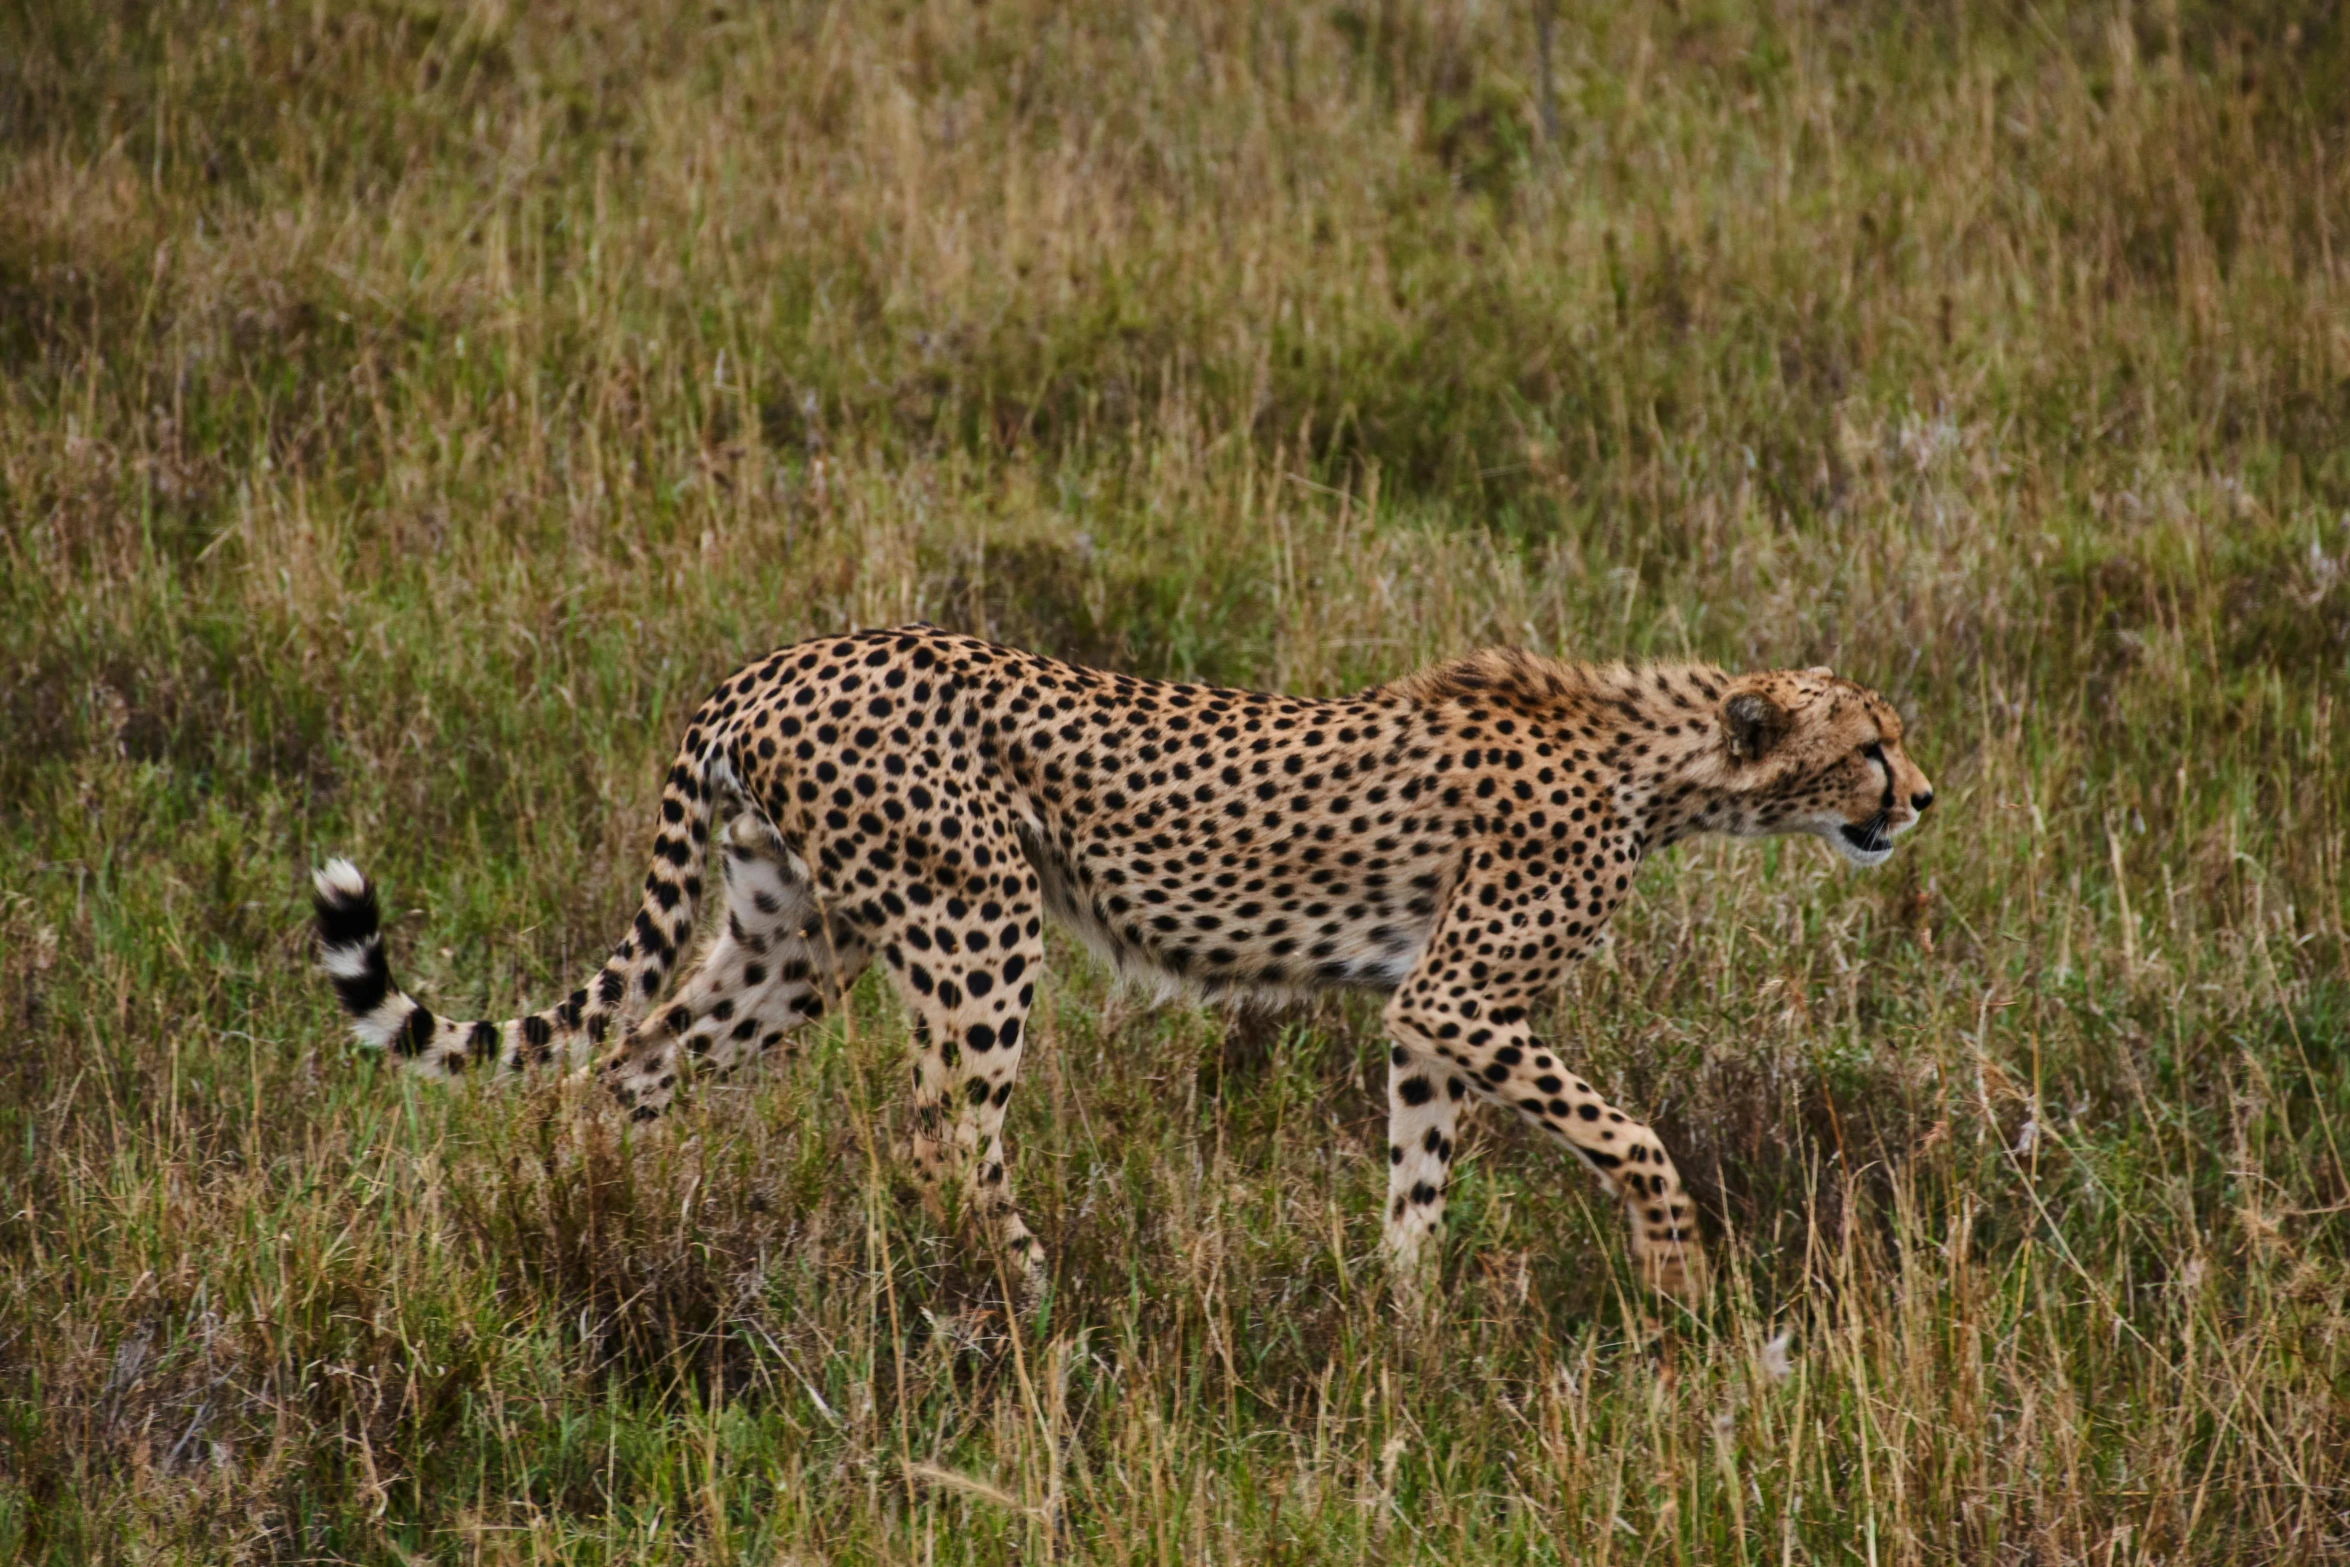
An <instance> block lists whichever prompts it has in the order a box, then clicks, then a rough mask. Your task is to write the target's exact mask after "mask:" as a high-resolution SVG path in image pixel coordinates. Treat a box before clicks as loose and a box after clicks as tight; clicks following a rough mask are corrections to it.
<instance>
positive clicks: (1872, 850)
mask: <svg viewBox="0 0 2350 1567" xmlns="http://www.w3.org/2000/svg"><path fill="white" fill-rule="evenodd" d="M1836 836H1837V839H1838V840H1839V841H1838V843H1837V845H1836V846H1837V847H1838V848H1839V849H1842V850H1843V851H1844V856H1845V858H1846V859H1849V860H1851V861H1853V862H1854V863H1856V864H1860V865H1875V864H1878V863H1879V862H1881V861H1882V860H1884V858H1885V857H1886V856H1887V855H1889V854H1891V853H1892V852H1893V832H1892V828H1891V824H1890V823H1889V822H1888V821H1887V820H1886V818H1885V813H1884V812H1883V811H1879V812H1878V813H1877V814H1876V815H1874V816H1872V817H1870V818H1869V819H1868V820H1867V821H1865V822H1847V823H1845V824H1844V825H1843V826H1842V827H1839V828H1837V829H1836Z"/></svg>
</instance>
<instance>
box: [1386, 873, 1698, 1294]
mask: <svg viewBox="0 0 2350 1567" xmlns="http://www.w3.org/2000/svg"><path fill="white" fill-rule="evenodd" d="M1508 868H1509V867H1508V861H1507V859H1506V857H1504V858H1502V859H1501V860H1500V862H1499V864H1498V865H1497V864H1493V863H1490V862H1488V863H1486V864H1483V865H1481V866H1479V867H1478V869H1479V870H1481V871H1484V872H1485V873H1487V875H1486V876H1483V877H1481V876H1478V875H1472V876H1470V877H1468V878H1465V879H1464V881H1463V883H1462V885H1461V886H1460V887H1458V888H1457V889H1456V890H1455V891H1454V893H1453V895H1452V896H1451V898H1450V899H1449V900H1448V901H1447V903H1446V906H1445V911H1444V913H1443V914H1441V915H1440V916H1439V917H1438V919H1437V922H1436V925H1435V927H1434V929H1432V930H1431V931H1430V933H1429V938H1428V942H1427V945H1426V946H1425V948H1424V949H1423V950H1422V953H1421V957H1420V960H1419V962H1418V963H1417V964H1415V965H1414V967H1413V969H1412V972H1411V973H1410V974H1409V975H1407V976H1406V977H1405V979H1404V982H1403V984H1402V985H1401V986H1400V987H1399V988H1398V989H1397V991H1396V993H1395V995H1394V996H1393V997H1392V998H1391V999H1390V1000H1389V1002H1388V1004H1387V1026H1388V1031H1389V1036H1390V1037H1391V1038H1392V1039H1393V1040H1394V1041H1395V1048H1394V1051H1393V1053H1392V1054H1391V1056H1390V1058H1389V1060H1390V1066H1389V1089H1388V1095H1389V1097H1388V1145H1389V1151H1388V1162H1389V1175H1388V1211H1387V1251H1388V1254H1389V1256H1390V1257H1391V1258H1393V1259H1394V1260H1395V1261H1396V1262H1397V1263H1398V1264H1400V1265H1402V1267H1403V1268H1404V1269H1405V1271H1406V1273H1407V1274H1409V1273H1412V1272H1416V1271H1422V1270H1423V1269H1424V1264H1422V1263H1421V1259H1420V1251H1421V1246H1422V1244H1423V1242H1424V1241H1425V1240H1427V1239H1428V1238H1429V1237H1431V1236H1434V1235H1438V1234H1440V1233H1441V1230H1442V1224H1443V1218H1444V1176H1445V1174H1446V1173H1447V1172H1448V1171H1449V1168H1450V1162H1451V1161H1450V1148H1449V1140H1450V1138H1451V1135H1452V1133H1451V1124H1452V1120H1451V1117H1452V1111H1451V1109H1450V1107H1451V1106H1452V1105H1453V1104H1454V1103H1455V1101H1456V1100H1457V1099H1458V1098H1461V1097H1465V1095H1466V1094H1470V1093H1473V1094H1475V1095H1477V1096H1478V1097H1479V1098H1481V1099H1487V1100H1491V1101H1494V1102H1496V1103H1499V1104H1504V1105H1507V1106H1509V1107H1510V1108H1511V1109H1512V1110H1514V1111H1516V1112H1517V1113H1518V1114H1520V1115H1521V1116H1524V1117H1525V1118H1526V1119H1527V1120H1529V1121H1532V1122H1533V1123H1534V1124H1535V1125H1537V1126H1539V1127H1541V1128H1542V1129H1543V1130H1544V1131H1546V1132H1548V1133H1550V1134H1551V1135H1552V1136H1553V1137H1556V1138H1557V1139H1559V1140H1560V1141H1561V1142H1563V1143H1565V1144H1566V1145H1567V1147H1568V1148H1569V1149H1571V1150H1572V1151H1573V1152H1574V1153H1575V1155H1576V1156H1577V1157H1578V1158H1579V1159H1581V1160H1582V1162H1583V1163H1584V1164H1585V1165H1586V1166H1588V1167H1589V1168H1590V1169H1591V1171H1592V1172H1593V1173H1594V1174H1595V1175H1597V1176H1598V1177H1599V1180H1600V1183H1601V1184H1602V1185H1603V1186H1604V1187H1606V1188H1607V1190H1608V1191H1609V1193H1610V1194H1611V1195H1613V1196H1615V1197H1617V1198H1618V1199H1619V1200H1621V1201H1622V1202H1623V1204H1624V1206H1625V1212H1626V1214H1627V1216H1628V1218H1629V1219H1630V1222H1631V1248H1632V1257H1633V1261H1634V1262H1635V1263H1636V1264H1637V1265H1638V1267H1639V1269H1640V1273H1641V1277H1642V1278H1643V1280H1644V1281H1645V1282H1646V1283H1647V1284H1648V1285H1649V1287H1650V1288H1652V1289H1655V1290H1658V1291H1660V1292H1662V1293H1665V1294H1669V1295H1674V1296H1677V1297H1680V1298H1683V1299H1687V1298H1690V1297H1692V1296H1694V1295H1695V1294H1696V1292H1697V1291H1698V1290H1699V1289H1700V1288H1701V1287H1702V1278H1703V1258H1702V1255H1701V1253H1700V1250H1699V1245H1698V1238H1697V1225H1696V1215H1695V1212H1694V1210H1693V1208H1692V1206H1691V1204H1690V1201H1689V1196H1688V1192H1687V1191H1686V1190H1685V1189H1684V1188H1683V1186H1682V1184H1681V1177H1680V1172H1679V1171H1677V1170H1676V1169H1674V1167H1673V1161H1672V1158H1671V1157H1670V1156H1669V1155H1668V1154H1667V1153H1666V1152H1665V1145H1664V1142H1663V1140H1662V1139H1660V1138H1659V1137H1658V1136H1657V1135H1656V1133H1655V1132H1653V1131H1651V1130H1650V1129H1649V1128H1647V1127H1645V1126H1643V1125H1641V1124H1640V1123H1639V1122H1637V1121H1635V1120H1633V1119H1631V1118H1630V1117H1629V1116H1627V1115H1625V1114H1624V1113H1623V1112H1622V1111H1621V1110H1618V1109H1616V1108H1615V1107H1614V1106H1612V1105H1610V1104H1608V1103H1607V1101H1606V1100H1604V1099H1602V1098H1601V1097H1600V1095H1599V1094H1598V1093H1597V1092H1596V1091H1594V1090H1593V1088H1592V1087H1591V1085H1590V1084H1589V1083H1587V1082H1585V1081H1584V1080H1583V1079H1582V1078H1580V1077H1577V1076H1576V1075H1575V1074H1574V1073H1573V1072H1571V1071H1569V1070H1568V1069H1567V1067H1566V1065H1565V1064H1564V1063H1563V1062H1561V1061H1559V1060H1558V1059H1557V1058H1556V1057H1554V1056H1553V1055H1552V1054H1551V1053H1550V1051H1549V1049H1548V1048H1547V1047H1546V1046H1544V1045H1543V1044H1541V1043H1540V1042H1539V1041H1537V1040H1535V1039H1534V1037H1533V1036H1532V1034H1531V1033H1530V1032H1529V1031H1528V1030H1527V1028H1526V1023H1525V1018H1526V1013H1527V1007H1528V1003H1530V1002H1531V1001H1533V1000H1535V999H1536V998H1537V997H1538V996H1539V995H1540V994H1541V993H1542V992H1543V991H1544V990H1545V989H1547V988H1548V986H1549V985H1550V984H1552V983H1553V982H1555V980H1556V979H1557V976H1558V973H1559V970H1560V969H1561V968H1562V967H1563V966H1564V963H1565V959H1566V956H1567V955H1568V953H1569V952H1570V951H1572V950H1573V949H1572V948H1571V947H1569V946H1567V945H1566V944H1564V943H1562V942H1560V941H1559V940H1557V939H1555V938H1552V937H1546V935H1545V932H1555V930H1556V929H1557V926H1558V924H1559V921H1558V917H1557V910H1556V909H1555V908H1546V906H1545V896H1546V892H1547V889H1545V888H1544V887H1543V886H1542V885H1541V884H1540V883H1539V882H1538V881H1535V880H1534V879H1532V878H1527V877H1523V876H1520V877H1508ZM1487 877H1491V878H1493V879H1492V880H1490V881H1489V880H1488V879H1487ZM1504 878H1506V882H1505V881H1503V879H1504ZM1507 882H1514V883H1515V885H1514V886H1512V885H1507V884H1506V883H1507ZM1546 913H1547V914H1548V915H1549V918H1548V919H1547V920H1546V919H1545V918H1544V917H1543V916H1544V915H1545V914H1546ZM1582 929H1583V927H1582V926H1581V925H1580V924H1578V925H1577V926H1576V927H1575V933H1576V934H1578V935H1579V934H1580V933H1581V931H1582ZM1431 1139H1433V1142H1432V1141H1431ZM1409 1288H1410V1286H1409V1285H1407V1290H1408V1289H1409Z"/></svg>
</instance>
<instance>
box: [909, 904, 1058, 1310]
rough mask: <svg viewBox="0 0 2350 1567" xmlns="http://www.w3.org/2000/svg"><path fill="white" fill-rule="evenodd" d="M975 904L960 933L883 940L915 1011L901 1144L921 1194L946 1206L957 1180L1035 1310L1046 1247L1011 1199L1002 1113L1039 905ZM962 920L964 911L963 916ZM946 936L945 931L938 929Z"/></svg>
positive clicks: (1020, 1032)
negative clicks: (909, 1111)
mask: <svg viewBox="0 0 2350 1567" xmlns="http://www.w3.org/2000/svg"><path fill="white" fill-rule="evenodd" d="M999 896H1001V898H1002V901H1001V902H994V901H991V902H989V903H985V904H982V905H981V907H980V908H979V909H978V910H976V911H973V912H975V913H978V914H980V915H982V916H984V920H973V921H972V922H971V923H970V925H968V926H966V927H965V928H964V929H963V930H962V931H961V932H960V934H959V935H956V934H955V932H954V931H953V930H952V928H951V927H950V926H949V925H947V924H943V923H942V924H940V925H938V926H936V927H935V932H936V933H935V934H934V933H933V930H931V929H925V930H923V931H922V932H921V934H922V936H923V938H924V945H923V946H922V947H920V948H918V949H915V950H911V951H910V950H908V946H909V945H910V943H906V942H903V941H898V942H891V943H889V944H887V945H885V946H884V948H883V955H884V957H885V958H886V959H887V960H888V962H889V965H890V968H891V970H892V971H893V975H894V977H895V978H896V979H897V981H898V989H899V994H900V995H902V996H903V997H904V998H905V1001H906V1005H907V1008H908V1010H910V1011H911V1012H912V1013H913V1014H914V1020H915V1028H914V1042H915V1050H914V1068H913V1078H914V1132H913V1136H912V1137H911V1138H910V1139H909V1146H908V1148H907V1150H906V1152H907V1154H908V1156H909V1158H910V1160H911V1162H912V1164H913V1167H914V1175H915V1179H916V1180H917V1182H919V1183H920V1185H921V1187H922V1190H923V1201H924V1204H925V1206H927V1207H928V1208H930V1210H931V1211H932V1212H933V1213H934V1214H943V1212H944V1210H945V1201H944V1199H945V1194H946V1192H947V1190H948V1189H949V1188H950V1187H954V1188H957V1189H958V1191H959V1195H960V1197H961V1199H962V1204H963V1210H964V1212H966V1213H968V1214H972V1215H974V1216H976V1217H977V1218H978V1219H979V1220H980V1222H981V1223H982V1224H983V1225H984V1226H985V1227H986V1229H987V1230H988V1232H989V1234H990V1238H991V1239H992V1240H993V1242H994V1243H995V1245H996V1247H997V1248H998V1249H999V1250H1000V1252H1001V1253H1002V1255H1003V1257H1004V1259H1005V1261H1006V1262H1007V1263H1009V1264H1010V1265H1011V1267H1012V1268H1013V1269H1014V1278H1013V1285H1012V1287H1013V1292H1014V1294H1015V1295H1016V1296H1017V1297H1018V1300H1017V1303H1018V1304H1019V1305H1020V1306H1021V1307H1022V1308H1023V1309H1025V1308H1028V1307H1033V1306H1034V1305H1035V1304H1036V1302H1037V1301H1038V1300H1039V1299H1040V1298H1041V1296H1042V1293H1043V1288H1044V1279H1045V1274H1044V1245H1043V1243H1042V1242H1040V1241H1038V1240H1037V1238H1036V1237H1035V1235H1033V1234H1032V1233H1030V1231H1029V1228H1028V1224H1027V1221H1026V1220H1024V1219H1022V1218H1021V1216H1020V1209H1019V1206H1018V1205H1017V1204H1016V1203H1015V1202H1014V1201H1013V1198H1012V1179H1011V1175H1010V1172H1009V1170H1008V1168H1007V1166H1006V1160H1007V1158H1008V1154H1007V1152H1006V1149H1005V1146H1004V1135H1003V1128H1004V1110H1005V1107H1006V1106H1007V1105H1009V1104H1010V1103H1011V1099H1012V1088H1013V1085H1014V1084H1015V1083H1016V1082H1017V1081H1018V1079H1019V1076H1020V1057H1021V1053H1022V1051H1023V1050H1024V1049H1025V1047H1026V1043H1027V1041H1026V1030H1027V1027H1028V1011H1029V1006H1030V1003H1031V1001H1032V1000H1033V998H1034V996H1035V985H1036V979H1037V976H1038V975H1039V974H1040V973H1041V972H1042V970H1043V965H1044V942H1043V937H1042V935H1041V922H1040V919H1039V915H1038V910H1037V908H1036V907H1035V906H1034V905H1033V904H1031V903H1029V902H1028V901H1027V900H1026V899H1025V898H1023V897H1019V896H1017V895H1013V894H1012V892H1011V889H1010V888H1009V887H1006V888H1004V889H1003V890H1002V893H1000V894H999ZM967 917H968V916H967ZM945 936H953V937H954V939H952V940H942V939H940V938H941V937H945Z"/></svg>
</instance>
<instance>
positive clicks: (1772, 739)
mask: <svg viewBox="0 0 2350 1567" xmlns="http://www.w3.org/2000/svg"><path fill="white" fill-rule="evenodd" d="M1722 727H1723V729H1725V730H1726V731H1728V733H1729V736H1730V754H1731V756H1733V757H1735V758H1737V759H1738V760H1739V761H1741V762H1751V761H1754V760H1755V759H1756V758H1758V757H1761V756H1763V755H1765V754H1767V753H1768V752H1769V751H1770V749H1771V747H1773V746H1775V745H1777V744H1778V743H1779V741H1780V739H1781V738H1782V737H1783V736H1785V734H1786V733H1787V710H1786V709H1785V708H1783V707H1781V706H1780V705H1779V704H1778V703H1776V702H1774V701H1772V700H1771V699H1770V698H1769V697H1767V696H1765V695H1763V694H1762V693H1761V692H1760V691H1741V692H1739V693H1737V694H1736V695H1735V696H1732V697H1731V698H1730V699H1729V700H1728V701H1726V702H1724V703H1723V704H1722Z"/></svg>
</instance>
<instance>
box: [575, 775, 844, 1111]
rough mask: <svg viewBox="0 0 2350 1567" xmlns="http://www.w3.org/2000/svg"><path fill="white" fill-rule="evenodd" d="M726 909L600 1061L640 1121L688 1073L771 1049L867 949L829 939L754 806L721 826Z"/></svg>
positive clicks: (823, 1001)
mask: <svg viewBox="0 0 2350 1567" xmlns="http://www.w3.org/2000/svg"><path fill="white" fill-rule="evenodd" d="M723 847H724V849H725V853H724V855H723V857H722V862H721V863H722V864H723V866H724V879H725V883H726V913H725V917H724V919H723V922H722V924H721V926H720V929H719V932H718V935H717V937H716V939H715V940H714V941H713V942H712V943H711V945H710V949H709V951H708V952H707V953H706V954H704V956H703V958H702V961H701V963H700V964H699V965H698V966H696V968H695V969H694V971H693V973H692V974H691V975H689V976H688V977H687V979H686V981H685V983H684V984H683V985H681V986H680V987H679V988H678V992H677V995H676V997H675V999H673V1000H672V1001H670V1002H669V1003H668V1004H667V1005H665V1006H663V1007H660V1008H659V1009H657V1010H656V1011H655V1012H654V1013H653V1015H652V1016H650V1017H648V1018H646V1019H645V1020H644V1021H643V1022H641V1023H639V1024H638V1025H637V1026H636V1028H634V1029H633V1030H631V1031H630V1033H629V1034H628V1036H627V1037H626V1038H624V1039H623V1040H622V1041H621V1042H620V1044H619V1046H618V1047H617V1048H615V1049H614V1050H613V1051H612V1053H611V1054H610V1055H609V1056H607V1057H606V1058H605V1060H604V1062H603V1065H602V1067H601V1071H602V1074H603V1079H604V1083H605V1086H606V1087H607V1088H609V1089H610V1091H611V1093H612V1096H613V1097H614V1098H615V1099H617V1100H618V1101H619V1102H620V1104H621V1105H622V1107H623V1108H625V1109H627V1111H628V1112H629V1114H630V1115H631V1116H632V1117H633V1118H634V1119H636V1120H639V1121H650V1120H654V1119H656V1118H658V1117H659V1116H660V1115H661V1114H662V1112H663V1111H665V1110H666V1109H667V1108H668V1107H669V1105H670V1103H671V1101H672V1100H673V1099H674V1098H675V1096H676V1092H677V1086H678V1084H679V1082H680V1081H681V1080H682V1079H684V1078H685V1077H687V1076H689V1075H691V1074H692V1073H694V1072H697V1071H700V1072H707V1073H710V1074H712V1075H714V1076H719V1077H724V1076H726V1075H728V1074H730V1073H732V1072H734V1071H737V1070H739V1069H740V1068H742V1067H744V1066H746V1065H748V1064H749V1063H751V1062H753V1061H756V1060H758V1059H760V1058H761V1057H762V1056H765V1055H767V1054H768V1053H770V1052H773V1051H776V1050H778V1049H781V1050H784V1051H785V1052H786V1053H787V1054H788V1053H789V1051H790V1050H791V1048H792V1040H793V1036H794V1035H795V1034H796V1033H797V1032H798V1031H799V1029H800V1028H802V1027H803V1026H805V1025H806V1024H808V1023H810V1022H813V1021H814V1020H815V1019H817V1018H819V1017H822V1016H823V1015H824V1013H825V1010H826V1009H827V1008H828V1007H830V1006H833V1005H837V1004H838V1002H839V999H840V993H841V991H842V989H843V988H844V987H845V986H847V985H849V984H850V983H852V982H854V980H855V979H856V977H857V974H858V973H859V972H860V971H861V970H862V969H863V968H864V966H865V962H866V958H867V956H868V954H867V952H866V950H865V949H864V948H863V947H862V946H861V945H857V944H854V943H853V942H852V944H850V945H849V946H847V947H846V948H843V947H842V946H840V945H837V944H836V940H835V939H834V938H837V937H838V936H839V934H840V933H838V932H834V933H830V934H829V935H828V933H827V932H826V931H825V929H824V921H823V919H822V917H821V915H820V913H819V911H818V909H817V905H816V898H815V893H814V890H813V889H812V888H811V887H810V886H809V885H808V882H807V880H806V878H805V877H804V876H802V875H801V874H800V873H799V870H798V867H797V866H796V865H795V864H794V863H793V859H792V856H791V854H790V852H789V851H788V850H787V849H786V848H785V847H784V844H783V842H782V840H781V839H780V838H778V837H777V836H776V835H775V830H774V829H773V828H772V827H770V826H768V825H767V823H766V821H765V819H764V818H762V817H761V816H759V815H758V814H757V813H756V812H752V811H743V812H741V813H739V814H737V815H736V817H735V818H734V820H733V821H732V822H731V823H730V824H729V825H728V827H727V829H726V835H725V843H724V845H723Z"/></svg>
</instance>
